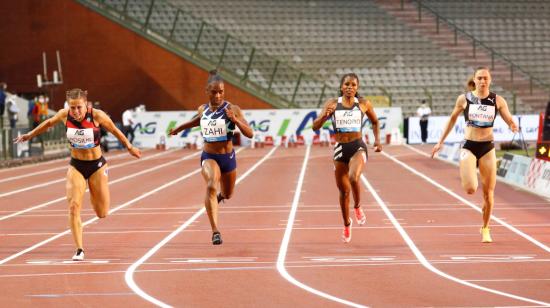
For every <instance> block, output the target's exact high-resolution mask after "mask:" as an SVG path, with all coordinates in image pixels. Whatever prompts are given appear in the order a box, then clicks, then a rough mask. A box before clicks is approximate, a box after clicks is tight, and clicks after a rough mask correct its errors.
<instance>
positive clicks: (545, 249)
mask: <svg viewBox="0 0 550 308" xmlns="http://www.w3.org/2000/svg"><path fill="white" fill-rule="evenodd" d="M381 153H382V154H383V155H384V156H386V157H387V158H389V159H391V160H392V161H394V162H395V163H397V164H398V165H400V166H402V167H403V168H405V169H407V170H409V171H410V172H412V173H413V174H415V175H417V176H419V177H421V178H422V179H424V180H425V181H427V182H428V183H430V184H432V185H433V186H435V187H437V188H439V189H441V190H442V191H444V192H446V193H447V194H449V195H451V196H452V197H454V198H455V199H458V200H459V201H460V202H462V203H464V204H465V205H467V206H469V207H471V208H473V209H474V210H476V211H478V212H479V213H482V210H481V208H479V207H478V206H476V205H475V204H473V203H472V202H470V201H468V200H466V199H464V198H463V197H461V196H459V195H458V194H456V193H455V192H453V191H452V190H450V189H449V188H447V187H445V186H443V185H441V184H439V183H438V182H436V181H435V180H433V179H432V178H430V177H428V176H427V175H425V174H424V173H422V172H420V171H418V170H416V169H414V168H413V167H411V166H409V165H407V164H405V163H404V162H402V161H400V160H398V159H397V158H395V157H393V156H392V155H389V154H387V153H385V152H381ZM491 219H492V220H494V221H496V222H498V223H499V224H501V225H503V226H504V227H506V228H508V229H509V230H510V231H512V232H514V233H516V234H517V235H519V236H521V237H523V238H524V239H526V240H528V241H529V242H531V243H533V244H535V245H536V246H538V247H540V248H542V249H543V250H544V251H546V252H550V247H548V246H546V245H544V244H543V243H541V242H539V241H537V240H536V239H534V238H533V237H531V236H530V235H528V234H526V233H523V232H522V231H521V230H519V229H517V228H516V227H514V226H512V225H511V224H509V223H507V222H505V221H504V220H503V219H501V218H498V217H495V216H493V215H491Z"/></svg>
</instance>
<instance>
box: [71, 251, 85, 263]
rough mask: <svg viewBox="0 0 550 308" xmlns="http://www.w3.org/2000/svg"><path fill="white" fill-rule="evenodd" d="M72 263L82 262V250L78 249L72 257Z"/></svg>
mask: <svg viewBox="0 0 550 308" xmlns="http://www.w3.org/2000/svg"><path fill="white" fill-rule="evenodd" d="M73 261H84V250H82V248H78V249H77V250H76V253H75V254H74V256H73Z"/></svg>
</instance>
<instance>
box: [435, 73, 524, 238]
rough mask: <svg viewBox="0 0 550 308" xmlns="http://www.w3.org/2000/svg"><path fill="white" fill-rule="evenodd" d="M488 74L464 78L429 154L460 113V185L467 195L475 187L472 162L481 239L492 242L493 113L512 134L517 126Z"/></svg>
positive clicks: (493, 185)
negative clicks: (480, 203)
mask: <svg viewBox="0 0 550 308" xmlns="http://www.w3.org/2000/svg"><path fill="white" fill-rule="evenodd" d="M490 85H491V73H490V72H489V69H488V68H486V67H480V68H478V69H476V70H475V72H474V76H473V77H472V78H470V80H469V81H468V87H469V90H470V91H469V92H467V93H466V94H462V95H460V96H459V97H458V98H457V100H456V104H455V107H454V109H453V112H452V113H451V117H450V119H449V121H448V122H447V124H446V126H445V129H444V131H443V134H442V135H441V138H440V140H439V142H438V143H437V144H436V145H435V146H434V147H433V149H432V157H434V155H435V154H436V153H437V152H438V151H439V150H441V148H442V147H443V142H444V141H445V138H447V136H448V135H449V133H450V131H451V129H452V128H453V127H454V125H455V122H456V120H457V118H458V117H459V116H460V114H461V113H464V118H465V120H466V129H465V131H464V139H465V142H464V146H463V147H462V151H461V152H460V178H461V182H462V187H463V188H464V190H466V192H467V193H468V194H473V193H474V192H475V191H476V190H477V186H478V182H477V173H476V165H477V166H479V174H480V178H481V184H482V187H483V226H482V227H481V230H480V232H481V235H482V238H481V241H482V242H483V243H490V242H492V238H491V234H490V232H489V220H490V218H491V211H492V209H493V205H494V191H495V185H496V171H497V164H496V155H495V150H494V148H495V146H494V144H493V139H494V138H493V124H494V122H495V118H496V115H497V113H500V116H501V117H502V119H503V120H504V122H506V124H508V126H509V127H510V129H511V130H512V131H513V132H514V133H515V132H517V131H518V127H517V125H516V123H515V122H514V119H513V118H512V115H511V114H510V111H509V110H508V104H507V103H506V100H505V99H504V98H502V97H501V96H498V95H496V94H495V93H492V92H491V91H490V90H489V88H490Z"/></svg>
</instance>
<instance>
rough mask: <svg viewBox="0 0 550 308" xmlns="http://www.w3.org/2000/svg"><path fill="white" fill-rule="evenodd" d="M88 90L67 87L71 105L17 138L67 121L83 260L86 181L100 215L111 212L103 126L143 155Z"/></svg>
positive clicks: (75, 229) (72, 217) (78, 257)
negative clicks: (101, 143)
mask: <svg viewBox="0 0 550 308" xmlns="http://www.w3.org/2000/svg"><path fill="white" fill-rule="evenodd" d="M87 94H88V92H87V91H82V90H80V89H73V90H70V91H67V102H68V104H69V109H61V110H59V111H58V112H57V113H56V114H55V115H54V116H53V117H51V118H49V119H47V120H45V121H44V122H42V123H40V125H38V126H37V127H36V128H35V129H33V130H32V131H30V132H29V133H27V134H24V135H21V136H19V137H17V138H15V139H14V142H16V143H18V142H24V141H28V140H30V139H32V138H34V137H36V136H38V135H40V134H42V133H43V132H45V131H46V130H47V129H48V128H49V127H52V126H54V125H56V124H57V123H59V122H61V121H63V123H65V126H66V130H67V139H68V140H69V145H70V147H71V162H70V165H69V170H68V171H67V184H66V189H67V201H68V202H69V224H70V226H71V232H72V234H73V239H74V242H75V244H76V253H75V254H74V256H73V260H74V261H82V260H84V246H83V245H82V221H81V219H80V210H81V208H82V199H83V197H84V192H85V191H86V182H87V183H88V187H89V188H90V201H91V203H92V206H93V207H94V211H95V213H96V215H97V217H99V218H104V217H105V216H107V214H108V212H109V203H110V195H109V186H108V177H107V161H106V160H105V158H103V156H102V154H101V147H100V146H99V138H100V126H101V127H104V128H105V129H107V130H108V131H109V132H111V133H112V134H113V135H115V137H117V138H118V140H120V142H121V143H122V144H124V146H125V147H126V148H127V149H128V152H129V153H130V154H131V155H133V156H135V157H137V158H140V157H141V152H140V151H139V149H138V148H135V147H133V146H132V145H131V144H130V142H128V139H126V137H124V135H123V134H122V132H120V130H118V128H116V126H115V124H114V123H113V121H112V120H111V118H109V116H108V115H106V114H105V112H103V111H101V110H99V109H93V108H92V107H91V104H88V102H87Z"/></svg>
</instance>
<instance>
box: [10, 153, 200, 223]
mask: <svg viewBox="0 0 550 308" xmlns="http://www.w3.org/2000/svg"><path fill="white" fill-rule="evenodd" d="M200 153H201V152H195V153H193V154H189V155H187V156H184V157H183V158H179V159H177V160H174V161H171V162H168V163H164V164H162V165H157V166H155V167H152V168H149V169H145V170H142V171H140V172H136V173H132V174H130V175H127V176H123V177H121V178H118V179H116V180H113V181H109V183H108V185H109V186H110V185H112V184H116V183H119V182H122V181H126V180H128V179H131V178H134V177H137V176H140V175H143V174H146V173H149V172H153V171H155V170H158V169H160V168H164V167H166V166H169V165H172V164H176V163H179V162H181V161H183V160H187V159H190V158H192V157H194V156H197V155H199V154H200ZM159 154H162V153H159ZM155 155H157V154H155ZM151 158H153V156H150V157H146V158H144V159H143V160H147V159H151ZM143 160H142V161H143ZM136 161H138V160H135V161H130V162H127V163H123V164H120V165H117V166H118V167H121V166H123V165H126V164H129V163H135V162H136ZM117 166H113V167H112V168H115V167H117ZM109 168H111V167H109ZM62 181H66V179H63V180H62ZM88 191H90V189H89V188H87V189H86V192H88ZM66 198H67V197H66V196H63V197H60V198H57V199H54V200H51V201H47V202H44V203H41V204H38V205H36V206H33V207H29V208H26V209H24V210H21V211H17V212H14V213H12V214H9V215H5V216H2V217H0V221H3V220H6V219H9V218H12V217H15V216H19V215H21V214H24V213H27V212H30V211H33V210H36V209H40V208H43V207H46V206H48V205H51V204H54V203H57V202H60V201H63V200H66ZM94 215H95V213H94Z"/></svg>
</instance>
